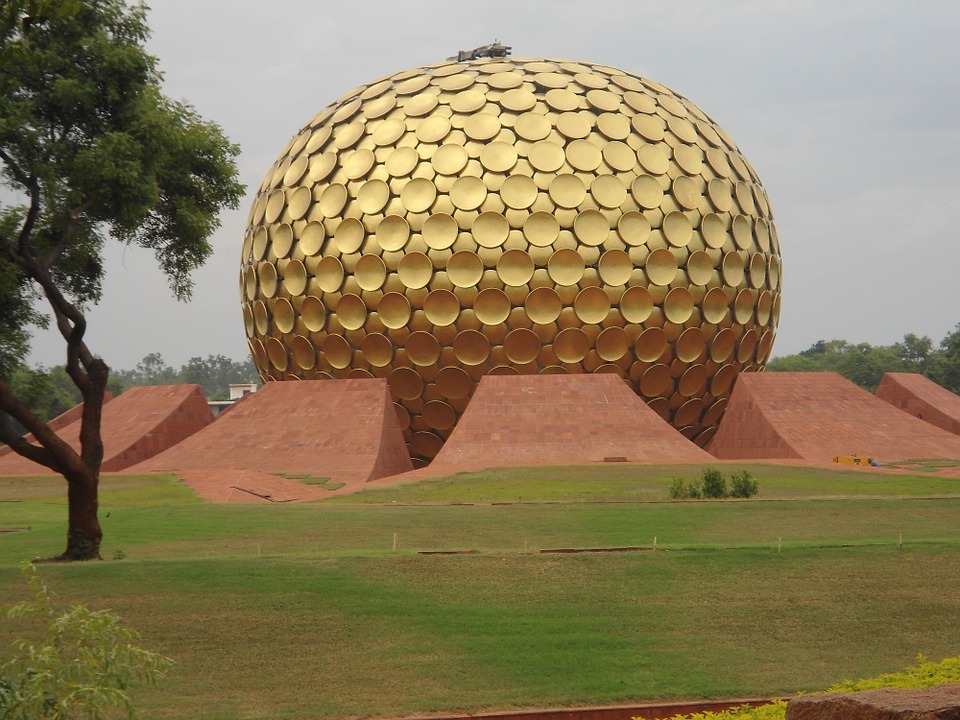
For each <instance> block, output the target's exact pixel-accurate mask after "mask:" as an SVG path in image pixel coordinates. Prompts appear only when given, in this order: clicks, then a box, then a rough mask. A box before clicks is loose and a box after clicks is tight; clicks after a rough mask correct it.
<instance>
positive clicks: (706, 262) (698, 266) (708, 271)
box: [687, 250, 714, 285]
mask: <svg viewBox="0 0 960 720" xmlns="http://www.w3.org/2000/svg"><path fill="white" fill-rule="evenodd" d="M713 270H714V267H713V258H712V257H710V253H708V252H706V251H704V250H697V251H695V252H692V253H690V257H688V258H687V277H689V278H690V282H692V283H693V284H694V285H706V284H707V283H708V282H710V278H712V277H713Z"/></svg>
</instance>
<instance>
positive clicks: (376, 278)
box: [353, 255, 387, 291]
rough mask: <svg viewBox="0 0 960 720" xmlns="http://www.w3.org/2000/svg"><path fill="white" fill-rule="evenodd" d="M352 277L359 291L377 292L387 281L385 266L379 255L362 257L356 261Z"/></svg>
mask: <svg viewBox="0 0 960 720" xmlns="http://www.w3.org/2000/svg"><path fill="white" fill-rule="evenodd" d="M353 275H354V277H355V278H356V279H357V284H358V285H359V286H360V289H361V290H371V291H372V290H379V289H380V288H381V287H383V283H384V281H385V280H386V279H387V266H386V265H384V264H383V260H382V259H381V258H380V256H379V255H364V256H362V257H361V258H360V259H359V260H357V264H356V266H355V267H354V270H353Z"/></svg>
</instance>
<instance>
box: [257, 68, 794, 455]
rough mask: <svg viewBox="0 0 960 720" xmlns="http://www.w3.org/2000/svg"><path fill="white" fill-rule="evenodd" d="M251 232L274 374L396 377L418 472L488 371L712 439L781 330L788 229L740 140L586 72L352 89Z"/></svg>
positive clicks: (265, 370) (304, 139)
mask: <svg viewBox="0 0 960 720" xmlns="http://www.w3.org/2000/svg"><path fill="white" fill-rule="evenodd" d="M323 104H325V101H324V99H323V98H318V105H323ZM250 218H251V222H250V225H249V227H248V228H247V229H246V231H245V233H244V238H245V242H244V243H243V247H244V255H243V258H242V268H241V279H242V283H241V284H242V292H243V296H242V298H241V302H242V309H243V317H244V328H245V330H246V333H247V335H248V338H249V344H250V347H251V349H252V352H253V354H254V362H255V363H256V365H257V368H258V370H259V371H260V373H261V375H262V376H263V377H264V379H275V378H279V377H281V376H282V377H284V378H304V379H306V378H314V377H318V376H320V377H333V378H347V377H356V376H357V374H358V373H365V374H370V373H372V374H374V375H376V376H378V377H385V378H387V379H388V380H389V385H390V389H391V392H392V394H393V400H394V403H395V405H396V407H397V412H398V416H399V417H401V418H402V420H403V422H402V427H403V428H404V433H405V435H406V439H407V442H408V444H409V446H410V447H411V449H412V452H413V454H414V455H415V456H416V457H418V458H419V459H420V460H429V459H430V458H432V457H433V456H434V455H435V454H436V452H437V451H438V449H439V447H440V446H441V444H442V442H443V438H445V437H447V436H448V435H449V433H450V431H451V429H452V428H453V426H454V425H455V424H456V421H457V419H458V418H459V416H460V414H461V413H462V411H463V408H464V407H466V402H467V399H468V398H469V397H470V396H471V394H472V393H473V390H474V388H475V387H476V384H477V382H478V380H479V378H480V377H482V376H483V375H484V374H488V373H497V374H500V373H516V372H523V373H557V372H565V373H582V372H594V371H596V372H620V373H621V374H623V375H626V376H628V377H629V378H630V382H631V384H632V386H633V388H634V390H635V391H636V392H637V393H638V394H639V395H640V396H641V397H643V398H644V400H646V401H647V402H648V403H649V404H650V406H651V407H652V408H654V409H655V410H656V411H657V412H659V413H661V414H662V415H664V416H665V417H672V418H673V422H674V424H675V425H676V426H677V428H678V429H682V430H683V432H684V433H685V434H687V435H688V436H691V437H704V438H709V437H711V435H712V432H713V431H714V430H715V428H716V427H717V425H718V423H719V421H720V419H721V417H722V414H723V408H724V407H725V405H726V399H727V398H728V397H729V394H730V390H731V388H732V386H733V381H734V380H735V378H736V374H737V373H738V372H740V371H741V368H742V367H744V366H747V367H757V366H760V365H762V364H763V362H765V361H766V358H768V357H769V354H770V350H771V347H772V344H773V340H774V337H775V335H776V329H777V322H778V318H779V316H780V311H779V308H780V293H781V285H782V260H781V257H780V243H779V238H778V233H777V228H776V224H775V222H774V219H773V217H772V215H771V212H770V207H769V202H768V199H767V195H766V191H765V190H764V189H763V186H762V185H761V184H760V183H759V181H758V179H757V178H756V175H755V174H754V173H753V171H752V170H751V169H750V164H749V163H748V162H747V161H746V159H745V158H744V157H743V156H742V155H741V153H740V151H739V150H738V149H737V148H736V146H735V145H734V144H733V142H732V141H731V140H730V139H729V136H728V135H727V133H725V132H724V131H723V130H722V129H721V128H720V127H719V126H717V125H716V124H715V123H713V121H712V120H710V119H709V117H708V116H707V115H706V114H704V113H703V112H702V111H701V110H700V109H699V108H697V107H696V106H695V105H694V104H693V103H692V102H690V100H688V99H686V98H684V97H683V96H681V95H679V94H678V93H675V92H673V91H672V90H670V89H669V88H665V87H664V86H662V85H660V84H659V83H655V82H653V81H649V80H644V79H643V78H639V77H637V76H635V75H632V74H630V73H627V72H623V71H618V70H614V69H613V68H609V67H606V66H603V67H601V66H594V65H591V64H590V63H571V62H566V61H551V60H540V59H514V58H506V59H504V58H498V59H496V60H486V59H483V60H476V61H469V62H463V63H458V62H453V61H450V62H444V63H439V64H437V65H431V66H425V67H420V68H414V69H411V70H405V71H403V72H401V73H397V74H396V75H394V76H392V77H387V78H385V79H381V80H378V81H376V82H374V83H371V84H370V85H365V86H362V87H359V88H357V89H356V90H355V91H353V92H351V93H349V94H348V95H346V96H345V97H344V98H343V99H342V100H340V101H338V102H336V103H334V104H333V105H332V106H330V107H328V108H327V109H326V110H324V111H322V112H321V113H320V114H318V115H317V116H316V117H315V118H312V119H309V120H308V121H307V122H306V123H305V124H304V126H303V128H302V129H301V130H300V131H299V132H298V133H297V136H296V139H295V140H294V141H291V143H290V144H289V146H288V149H287V150H286V151H284V154H283V155H281V156H280V157H279V158H278V159H277V162H276V163H275V164H274V166H273V167H272V168H271V170H270V172H269V173H268V174H267V179H266V181H265V182H264V183H263V185H262V186H261V189H260V191H259V192H258V194H257V196H256V198H255V199H254V205H253V210H252V212H251V214H250ZM311 348H312V349H311ZM321 373H322V374H321Z"/></svg>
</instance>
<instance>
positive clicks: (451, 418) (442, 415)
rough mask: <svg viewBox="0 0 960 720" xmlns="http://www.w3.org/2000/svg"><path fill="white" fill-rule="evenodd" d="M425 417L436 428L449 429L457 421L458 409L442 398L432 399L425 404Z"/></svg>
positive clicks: (428, 423)
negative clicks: (441, 399)
mask: <svg viewBox="0 0 960 720" xmlns="http://www.w3.org/2000/svg"><path fill="white" fill-rule="evenodd" d="M422 417H423V419H424V420H425V421H426V423H427V425H429V426H430V427H432V428H435V429H436V430H448V429H450V428H452V427H453V426H454V425H456V423H457V411H456V410H454V409H453V408H452V407H450V406H449V405H447V403H445V402H442V401H440V400H430V401H428V402H426V403H424V405H423V414H422Z"/></svg>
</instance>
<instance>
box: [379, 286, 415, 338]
mask: <svg viewBox="0 0 960 720" xmlns="http://www.w3.org/2000/svg"><path fill="white" fill-rule="evenodd" d="M377 315H378V316H379V317H380V322H382V323H383V324H384V325H385V326H386V327H388V328H390V329H391V330H398V329H400V328H402V327H403V326H404V325H406V324H407V321H408V320H410V302H409V301H408V300H407V298H406V297H404V296H403V295H401V294H400V293H396V292H388V293H386V294H385V295H384V296H383V297H382V298H380V302H379V303H378V304H377Z"/></svg>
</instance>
